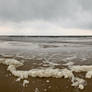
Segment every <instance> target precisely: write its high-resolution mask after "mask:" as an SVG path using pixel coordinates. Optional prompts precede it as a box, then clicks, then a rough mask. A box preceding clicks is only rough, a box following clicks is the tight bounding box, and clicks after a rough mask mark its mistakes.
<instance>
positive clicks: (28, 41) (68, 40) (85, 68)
mask: <svg viewBox="0 0 92 92" xmlns="http://www.w3.org/2000/svg"><path fill="white" fill-rule="evenodd" d="M91 61H92V37H0V92H91V89H92V79H91V77H92V73H91V71H92V62H91Z"/></svg>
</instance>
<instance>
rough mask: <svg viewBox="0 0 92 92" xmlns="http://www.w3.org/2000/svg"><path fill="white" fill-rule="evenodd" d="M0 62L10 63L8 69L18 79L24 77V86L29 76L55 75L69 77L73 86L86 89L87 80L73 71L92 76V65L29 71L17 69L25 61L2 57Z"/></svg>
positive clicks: (86, 76)
mask: <svg viewBox="0 0 92 92" xmlns="http://www.w3.org/2000/svg"><path fill="white" fill-rule="evenodd" d="M0 64H5V65H8V68H7V70H8V71H10V72H11V73H12V75H14V76H16V77H17V78H18V79H17V80H16V81H20V80H21V79H23V80H24V81H23V86H25V85H26V84H28V83H29V81H28V80H25V79H27V78H28V77H29V76H31V77H55V78H62V77H64V78H69V79H70V80H71V82H72V86H74V87H78V88H80V89H84V86H85V80H84V79H81V78H78V77H75V76H74V73H73V72H86V75H85V78H91V77H92V65H90V66H88V65H82V66H80V65H73V64H68V65H69V67H68V68H64V69H58V68H56V69H53V68H52V67H50V68H43V69H42V68H41V69H31V70H28V71H22V70H17V67H19V66H22V65H23V62H20V61H17V60H15V59H3V58H2V59H0Z"/></svg>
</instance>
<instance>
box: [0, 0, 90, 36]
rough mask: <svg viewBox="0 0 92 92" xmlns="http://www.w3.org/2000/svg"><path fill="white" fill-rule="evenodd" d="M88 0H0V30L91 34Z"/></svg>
mask: <svg viewBox="0 0 92 92" xmlns="http://www.w3.org/2000/svg"><path fill="white" fill-rule="evenodd" d="M91 4H92V0H0V34H1V35H5V34H13V35H92V18H91V17H92V5H91Z"/></svg>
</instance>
